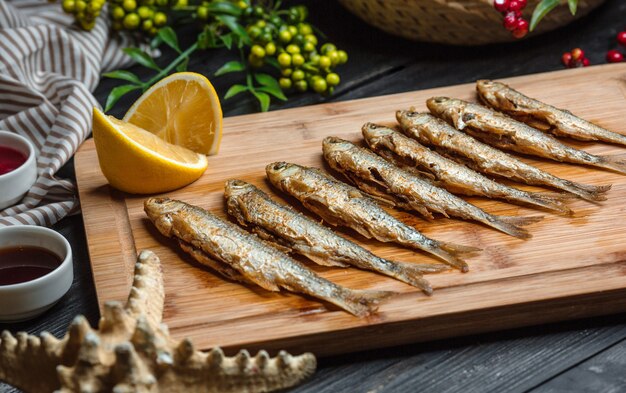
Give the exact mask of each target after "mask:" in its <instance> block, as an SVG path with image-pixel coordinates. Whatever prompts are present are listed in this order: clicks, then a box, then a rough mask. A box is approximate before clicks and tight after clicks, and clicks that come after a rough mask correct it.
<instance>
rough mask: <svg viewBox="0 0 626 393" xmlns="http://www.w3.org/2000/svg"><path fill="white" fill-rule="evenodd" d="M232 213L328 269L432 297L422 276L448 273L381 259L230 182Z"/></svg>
mask: <svg viewBox="0 0 626 393" xmlns="http://www.w3.org/2000/svg"><path fill="white" fill-rule="evenodd" d="M224 195H225V197H226V207H227V209H228V213H229V214H230V215H231V216H233V217H235V218H236V219H237V221H238V222H239V224H241V225H242V226H246V227H247V226H249V227H251V229H252V231H253V232H255V233H257V234H258V235H259V237H261V238H262V239H265V240H267V241H270V242H272V243H277V244H278V245H279V246H283V247H285V248H287V249H288V250H289V251H292V250H293V251H294V252H296V253H298V254H301V255H304V256H306V257H308V258H309V259H311V260H312V261H314V262H316V263H318V264H320V265H324V266H341V267H346V266H348V265H352V266H356V267H358V268H361V269H365V270H372V271H375V272H378V273H381V274H384V275H387V276H390V277H394V278H396V279H398V280H400V281H403V282H405V283H407V284H410V285H413V286H415V287H417V288H420V289H422V290H423V291H424V293H426V294H428V295H430V294H432V292H433V290H432V287H431V286H430V284H429V283H428V281H426V280H425V279H424V278H423V277H422V273H434V272H439V271H442V270H446V269H448V266H447V265H444V264H440V263H438V264H412V263H402V262H395V261H389V260H387V259H383V258H379V257H377V256H376V255H374V254H372V253H371V252H369V251H368V250H366V249H364V248H363V247H361V246H359V245H357V244H355V243H353V242H351V241H348V240H346V239H344V238H343V237H341V236H339V235H337V234H335V233H334V232H333V231H331V230H330V229H328V228H326V227H325V226H323V225H321V224H319V223H317V222H315V221H313V220H311V219H310V218H308V217H306V216H305V215H303V214H301V213H299V212H297V211H295V210H294V209H292V208H291V207H290V206H287V205H282V204H279V203H276V202H274V201H273V200H272V199H271V198H270V197H269V195H267V194H266V193H264V192H263V191H261V190H259V189H258V188H256V187H255V186H253V185H252V184H250V183H246V182H244V181H241V180H229V181H227V182H226V187H225V193H224Z"/></svg>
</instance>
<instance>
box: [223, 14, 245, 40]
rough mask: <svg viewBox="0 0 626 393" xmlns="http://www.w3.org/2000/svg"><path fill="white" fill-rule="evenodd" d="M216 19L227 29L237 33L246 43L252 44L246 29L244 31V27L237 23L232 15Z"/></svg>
mask: <svg viewBox="0 0 626 393" xmlns="http://www.w3.org/2000/svg"><path fill="white" fill-rule="evenodd" d="M216 19H217V20H219V21H220V22H222V23H223V24H225V25H226V27H228V28H229V29H230V31H232V32H233V33H235V34H236V35H237V36H238V37H239V38H240V39H241V40H242V41H244V42H246V43H247V42H250V37H248V33H247V32H246V29H244V27H243V26H242V25H240V24H239V23H238V22H237V18H236V17H234V16H230V15H218V16H217V18H216Z"/></svg>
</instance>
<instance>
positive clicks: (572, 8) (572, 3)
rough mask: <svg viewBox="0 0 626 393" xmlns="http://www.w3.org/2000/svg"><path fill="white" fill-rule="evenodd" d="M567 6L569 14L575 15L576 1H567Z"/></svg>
mask: <svg viewBox="0 0 626 393" xmlns="http://www.w3.org/2000/svg"><path fill="white" fill-rule="evenodd" d="M567 5H569V12H571V13H572V15H576V10H577V9H578V0H567Z"/></svg>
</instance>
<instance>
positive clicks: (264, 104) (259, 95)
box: [252, 91, 270, 112]
mask: <svg viewBox="0 0 626 393" xmlns="http://www.w3.org/2000/svg"><path fill="white" fill-rule="evenodd" d="M252 94H254V96H255V97H256V99H257V100H258V101H259V104H261V112H267V110H268V109H270V96H269V95H267V94H265V93H263V92H258V91H253V92H252Z"/></svg>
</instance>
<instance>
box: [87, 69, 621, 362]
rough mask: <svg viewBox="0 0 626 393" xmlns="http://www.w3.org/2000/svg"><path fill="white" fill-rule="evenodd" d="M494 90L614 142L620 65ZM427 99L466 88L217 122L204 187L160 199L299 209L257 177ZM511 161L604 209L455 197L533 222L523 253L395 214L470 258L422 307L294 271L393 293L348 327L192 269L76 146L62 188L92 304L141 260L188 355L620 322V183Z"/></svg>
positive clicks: (467, 95) (379, 279) (284, 296)
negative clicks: (607, 319) (141, 256)
mask: <svg viewBox="0 0 626 393" xmlns="http://www.w3.org/2000/svg"><path fill="white" fill-rule="evenodd" d="M485 76H486V77H487V76H488V75H485ZM505 81H506V82H508V83H510V84H511V85H512V86H513V87H517V88H519V89H520V90H522V91H523V92H524V93H527V94H528V95H530V96H533V97H536V98H538V99H541V100H544V101H545V102H548V103H552V104H554V105H556V106H559V107H563V108H568V109H570V110H572V111H573V112H574V113H576V114H579V115H580V116H582V117H584V118H586V119H588V120H591V121H594V122H597V123H598V124H600V125H602V126H604V127H606V128H608V129H611V130H615V131H618V132H622V133H626V125H625V123H624V119H626V65H623V64H622V65H608V66H597V67H590V68H585V69H575V70H565V71H558V72H552V73H545V74H538V75H529V76H523V77H517V78H511V79H508V80H505ZM435 95H446V96H454V97H459V98H463V99H471V100H474V99H475V96H474V86H473V84H468V85H460V86H451V87H444V88H437V89H431V90H424V91H415V92H409V93H403V94H395V95H390V96H383V97H373V98H367V99H362V100H355V101H347V102H338V103H331V104H324V105H317V106H310V107H302V108H296V109H288V110H281V111H274V112H269V113H263V114H253V115H245V116H237V117H231V118H227V119H225V121H224V137H223V140H222V148H221V151H220V153H219V155H217V156H213V157H209V169H208V170H207V171H206V173H205V174H204V176H203V177H202V178H201V179H199V180H198V181H196V182H195V183H193V184H191V185H189V186H187V187H185V188H183V189H180V190H176V191H173V192H170V193H167V194H165V195H167V196H168V197H172V198H177V199H181V200H184V201H186V202H188V203H191V204H196V205H199V206H202V207H204V208H206V209H208V210H210V211H212V212H214V213H216V214H218V215H220V216H222V217H225V216H226V215H225V213H224V201H223V187H224V182H225V180H227V179H230V178H239V179H242V180H245V181H249V182H252V183H254V184H255V185H257V186H259V187H261V188H262V189H263V190H265V191H268V192H270V193H271V195H272V196H273V197H275V198H276V199H277V200H279V201H281V202H289V203H292V204H294V205H295V206H296V207H299V206H298V205H297V203H295V202H294V200H292V199H287V198H286V197H285V196H284V195H281V194H280V193H277V192H275V191H274V190H273V189H271V188H270V186H269V184H268V183H267V181H266V180H265V174H264V167H265V165H266V164H268V163H270V162H273V161H291V162H295V163H299V164H304V165H311V166H317V167H324V168H326V167H325V165H324V164H323V161H322V156H321V141H322V139H323V138H324V137H326V136H329V135H335V136H339V137H343V138H346V139H349V140H353V141H360V140H361V135H360V127H361V125H362V124H363V123H364V122H367V121H372V122H380V123H387V124H393V123H394V121H395V120H394V119H395V111H396V110H397V109H401V108H408V107H411V106H415V107H416V108H417V109H418V110H425V109H426V108H425V105H424V102H425V100H426V99H427V98H429V97H431V96H435ZM572 145H574V146H577V147H582V148H585V149H587V150H588V151H590V152H592V153H597V154H619V153H626V149H625V148H621V147H616V146H611V145H606V144H595V143H591V144H582V143H572ZM524 160H526V161H528V162H530V163H533V164H536V165H537V166H539V167H540V168H542V169H545V170H547V171H549V172H552V173H554V174H556V175H558V176H561V177H564V178H567V179H571V180H575V181H578V182H583V183H589V184H594V185H600V184H608V183H612V184H613V189H612V190H611V191H610V192H609V194H608V197H609V200H608V201H606V202H604V203H601V204H592V203H588V202H585V201H581V200H573V201H571V203H570V206H571V208H572V209H573V210H575V211H576V215H575V216H574V217H563V216H557V215H553V214H550V213H546V212H538V211H537V210H532V209H527V208H522V207H518V206H515V205H509V204H506V203H502V202H496V201H491V200H486V199H481V198H468V200H470V201H471V202H472V203H475V204H476V205H478V206H480V207H481V208H484V209H485V210H487V211H489V212H491V213H495V214H501V215H536V214H544V215H545V219H544V220H543V221H541V222H539V223H537V224H533V225H532V226H530V231H531V232H532V233H533V235H534V238H533V239H531V240H528V241H522V240H518V239H515V238H512V237H510V236H507V235H504V234H502V233H499V232H496V231H495V230H492V229H489V228H487V227H484V226H481V225H478V224H473V223H469V222H464V221H458V220H452V219H443V218H439V219H437V220H435V221H433V222H426V221H424V220H422V219H420V218H418V217H417V216H415V215H413V214H410V213H407V212H401V211H395V212H394V213H393V214H394V215H396V216H397V217H399V218H400V219H402V220H404V221H405V222H407V223H409V224H411V225H414V226H415V227H417V228H418V229H419V230H421V231H423V232H424V233H426V234H427V235H428V236H431V237H433V238H436V239H440V240H445V241H452V242H456V243H460V244H466V245H472V246H477V247H481V248H483V249H484V251H483V252H482V253H481V254H480V255H479V256H477V257H474V258H471V259H469V260H468V262H469V263H470V272H469V273H466V274H462V273H459V272H458V271H451V272H447V273H443V274H438V275H430V276H428V278H429V279H430V281H431V282H432V284H433V287H434V288H435V293H434V296H432V297H427V296H424V295H423V294H422V293H421V292H420V291H418V290H417V289H415V288H413V287H410V286H408V285H406V284H403V283H401V282H399V281H395V280H393V279H391V278H388V277H385V276H381V275H378V274H375V273H371V272H365V271H361V270H357V269H354V268H347V269H341V268H322V267H318V266H315V265H313V264H312V263H310V262H306V263H307V264H308V265H309V266H310V267H311V268H312V269H314V270H315V271H317V272H318V273H319V274H321V275H322V276H324V277H326V278H328V279H330V280H332V281H334V282H336V283H338V284H341V285H345V286H348V287H351V288H357V289H377V290H392V291H397V292H398V293H399V295H397V296H395V297H393V298H392V299H391V300H389V301H387V302H386V303H384V304H383V305H382V306H381V308H380V312H379V313H378V314H376V315H374V316H372V317H369V318H365V319H359V318H356V317H353V316H351V315H350V314H348V313H346V312H344V311H341V310H339V309H337V308H336V307H334V306H332V305H328V304H324V303H321V302H319V301H316V300H314V299H311V298H303V297H301V296H298V295H294V294H290V293H286V292H285V293H270V292H267V291H265V290H262V289H260V288H255V287H249V286H243V285H239V284H236V283H232V282H228V281H226V280H224V279H222V278H221V277H219V276H216V275H215V274H213V273H212V272H211V271H209V270H208V269H206V268H203V267H202V266H199V265H198V264H196V263H194V262H193V261H192V260H191V258H189V257H187V256H186V255H185V254H184V253H183V252H181V251H179V250H178V249H177V248H176V247H174V244H173V242H171V241H170V240H168V239H165V238H164V237H163V236H161V235H160V234H159V233H158V232H157V231H156V230H155V229H154V228H153V227H152V224H151V223H150V222H149V221H148V220H147V218H146V216H145V214H144V213H143V208H142V203H143V200H144V199H145V197H140V196H131V195H127V194H124V193H121V192H118V191H115V190H113V189H112V188H110V187H109V186H108V184H107V182H106V180H105V178H104V177H103V175H102V173H101V172H100V169H99V166H98V160H97V156H96V151H95V148H94V144H93V140H88V141H87V142H85V143H84V144H83V146H82V147H81V148H80V150H79V151H78V153H77V155H76V177H77V180H78V187H79V193H80V200H81V204H82V211H83V217H84V221H85V231H86V234H87V241H88V246H89V254H90V257H91V264H92V268H93V275H94V281H95V285H96V290H97V294H98V300H99V302H100V305H102V304H103V303H104V302H106V301H109V300H124V299H125V298H126V296H127V294H128V291H129V287H130V283H131V275H132V271H133V264H134V260H135V255H136V253H137V251H139V250H143V249H150V250H153V251H154V252H156V253H157V255H158V256H159V257H160V258H161V261H162V262H163V268H164V273H165V291H166V306H165V316H164V320H165V322H166V323H167V324H168V325H169V327H170V330H171V331H172V333H173V335H174V336H175V337H178V338H182V337H185V336H186V337H190V338H191V339H192V340H193V341H194V342H195V343H196V344H197V345H198V346H199V347H201V348H209V347H212V346H215V345H220V346H222V347H224V348H226V349H227V350H235V349H239V348H242V347H245V348H248V349H250V350H254V349H259V348H265V349H269V350H276V349H280V348H284V349H288V350H291V351H293V352H299V351H303V350H309V351H313V352H314V353H316V354H318V355H330V354H337V353H343V352H350V351H358V350H363V349H370V348H377V347H384V346H390V345H398V344H404V343H409V342H416V341H423V340H432V339H440V338H444V337H449V336H454V335H466V334H471V333H477V332H486V331H493V330H497V329H505V328H511V327H519V326H527V325H531V324H540V323H546V322H552V321H558V320H564V319H573V318H580V317H586V316H592V315H601V314H608V313H615V312H619V311H624V310H626V220H625V218H626V176H622V175H619V174H615V173H612V172H608V171H604V170H597V169H592V168H586V167H581V166H574V165H567V164H557V163H553V162H548V161H543V160H532V159H528V158H524ZM521 187H523V188H524V189H528V190H539V191H540V190H541V189H539V188H532V187H527V186H521ZM339 233H341V234H342V235H345V236H348V237H349V238H351V239H353V240H355V241H357V242H358V243H360V244H362V245H364V246H365V247H367V248H369V249H370V250H372V251H373V252H374V253H376V254H378V255H380V256H383V257H386V258H391V259H396V260H400V261H409V262H433V261H434V259H433V258H431V257H429V256H427V255H425V254H419V253H414V252H412V251H410V250H407V249H403V248H401V247H396V246H395V245H390V244H383V243H380V242H377V241H371V240H366V239H364V238H363V237H360V236H358V235H356V234H355V233H353V232H350V231H346V230H343V229H342V230H339Z"/></svg>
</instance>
